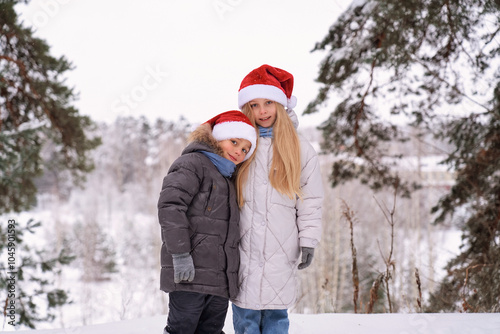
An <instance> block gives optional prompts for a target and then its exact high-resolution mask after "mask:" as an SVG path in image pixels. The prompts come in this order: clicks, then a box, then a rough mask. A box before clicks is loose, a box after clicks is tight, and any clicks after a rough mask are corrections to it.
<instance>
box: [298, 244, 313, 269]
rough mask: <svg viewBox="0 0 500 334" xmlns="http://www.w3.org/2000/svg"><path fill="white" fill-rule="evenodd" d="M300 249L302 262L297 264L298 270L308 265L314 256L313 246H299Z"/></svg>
mask: <svg viewBox="0 0 500 334" xmlns="http://www.w3.org/2000/svg"><path fill="white" fill-rule="evenodd" d="M300 249H301V250H302V262H301V263H300V264H299V267H298V268H299V270H300V269H305V268H307V267H309V265H310V264H311V262H312V260H313V256H314V248H310V247H301V248H300Z"/></svg>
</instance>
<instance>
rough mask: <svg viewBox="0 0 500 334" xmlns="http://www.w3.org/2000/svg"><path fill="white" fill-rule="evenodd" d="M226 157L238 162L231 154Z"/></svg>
mask: <svg viewBox="0 0 500 334" xmlns="http://www.w3.org/2000/svg"><path fill="white" fill-rule="evenodd" d="M228 155H229V157H230V158H231V160H233V161H238V160H236V158H235V157H233V156H232V155H231V154H228Z"/></svg>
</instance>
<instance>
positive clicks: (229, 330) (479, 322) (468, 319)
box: [17, 308, 500, 334]
mask: <svg viewBox="0 0 500 334" xmlns="http://www.w3.org/2000/svg"><path fill="white" fill-rule="evenodd" d="M230 309H231V308H230ZM231 317H232V315H231V311H229V312H228V315H227V320H226V325H225V326H224V332H225V333H226V334H233V333H234V330H233V325H232V321H231ZM165 319H166V316H155V317H149V318H141V319H135V320H125V321H121V322H114V323H106V324H99V325H91V326H85V327H74V328H66V329H43V330H35V331H33V330H31V331H30V330H26V331H25V330H22V331H17V333H19V334H22V333H25V334H34V333H36V334H109V333H116V334H133V333H148V334H153V333H158V334H161V333H162V331H163V327H164V326H165ZM299 333H300V334H308V333H311V334H335V333H349V334H361V333H363V334H364V333H383V334H410V333H425V334H433V333H436V334H495V333H500V313H440V314H436V313H413V314H400V313H399V314H387V313H384V314H350V313H349V314H346V313H331V314H290V334H299Z"/></svg>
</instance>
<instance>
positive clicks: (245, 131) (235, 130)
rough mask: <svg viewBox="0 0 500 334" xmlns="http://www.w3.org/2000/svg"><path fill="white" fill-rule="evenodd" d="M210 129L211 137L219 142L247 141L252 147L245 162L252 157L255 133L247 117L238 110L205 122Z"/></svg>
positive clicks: (255, 140)
mask: <svg viewBox="0 0 500 334" xmlns="http://www.w3.org/2000/svg"><path fill="white" fill-rule="evenodd" d="M205 123H208V124H210V126H211V127H212V136H213V137H214V138H215V139H216V140H218V141H220V140H225V139H231V138H242V139H246V140H248V141H249V142H250V143H251V144H252V147H250V151H249V152H248V153H247V155H246V157H245V159H244V160H243V161H245V160H247V159H248V158H250V157H251V156H252V153H253V152H254V151H255V146H256V145H257V133H256V130H255V128H254V126H253V125H252V122H250V120H249V119H248V117H247V116H246V115H245V114H243V113H242V112H241V111H239V110H230V111H226V112H223V113H221V114H219V115H217V116H215V117H214V118H212V119H210V120H208V121H206V122H205Z"/></svg>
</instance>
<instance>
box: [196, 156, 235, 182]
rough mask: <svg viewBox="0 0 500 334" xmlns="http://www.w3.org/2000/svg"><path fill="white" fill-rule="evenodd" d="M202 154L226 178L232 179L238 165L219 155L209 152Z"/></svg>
mask: <svg viewBox="0 0 500 334" xmlns="http://www.w3.org/2000/svg"><path fill="white" fill-rule="evenodd" d="M199 152H200V153H203V154H205V155H206V156H207V157H208V158H209V159H210V161H212V163H213V164H214V165H215V167H217V169H218V170H219V172H220V173H221V174H222V175H224V176H225V177H231V176H232V175H233V173H234V170H235V169H236V164H235V163H234V162H232V161H229V160H227V159H226V158H223V157H221V156H220V155H218V154H215V153H211V152H207V151H199Z"/></svg>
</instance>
